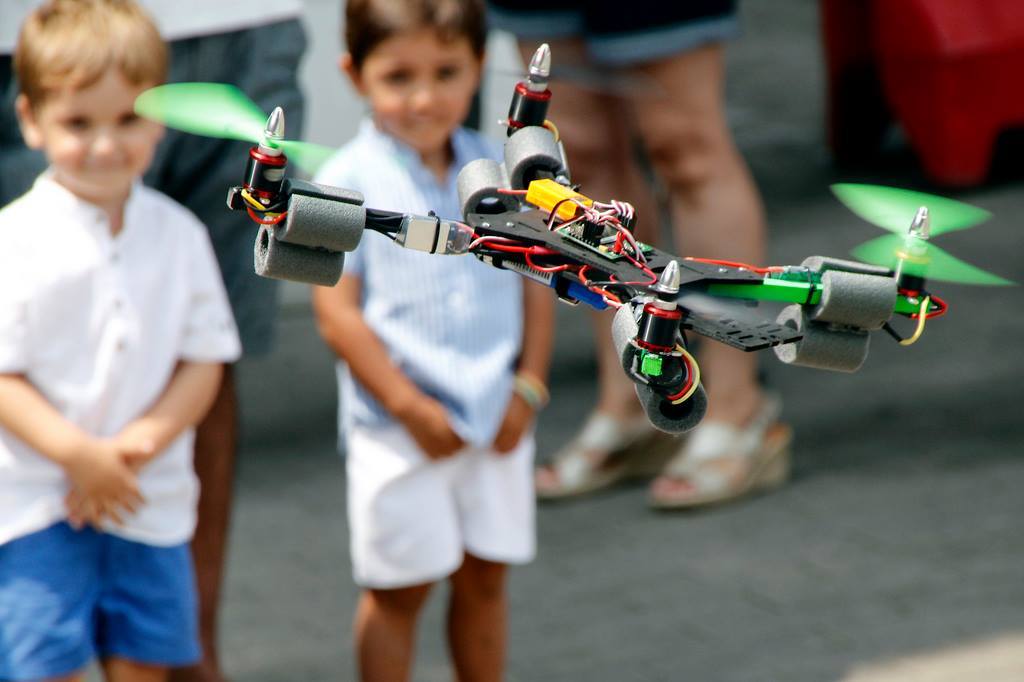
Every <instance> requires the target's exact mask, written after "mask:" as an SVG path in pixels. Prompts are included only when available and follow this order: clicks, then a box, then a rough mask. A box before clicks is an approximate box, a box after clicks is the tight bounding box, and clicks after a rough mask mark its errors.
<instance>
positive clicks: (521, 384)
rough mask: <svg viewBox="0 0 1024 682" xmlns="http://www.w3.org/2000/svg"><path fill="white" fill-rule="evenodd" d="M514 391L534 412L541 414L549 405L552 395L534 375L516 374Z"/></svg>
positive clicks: (513, 385)
mask: <svg viewBox="0 0 1024 682" xmlns="http://www.w3.org/2000/svg"><path fill="white" fill-rule="evenodd" d="M512 390H513V391H514V392H515V394H516V395H518V396H519V397H520V398H522V399H523V401H525V402H526V404H527V405H529V406H530V409H532V410H533V411H534V412H539V411H540V410H541V409H542V408H543V407H544V406H545V405H547V404H548V400H549V399H550V397H551V396H550V394H549V393H548V387H547V386H545V385H544V384H543V382H541V380H540V379H538V378H536V377H535V376H533V375H532V374H527V373H525V372H516V376H515V380H514V381H513V384H512Z"/></svg>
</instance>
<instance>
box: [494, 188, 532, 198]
mask: <svg viewBox="0 0 1024 682" xmlns="http://www.w3.org/2000/svg"><path fill="white" fill-rule="evenodd" d="M498 194H514V195H516V196H526V190H525V189H499V190H498Z"/></svg>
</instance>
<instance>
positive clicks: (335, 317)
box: [313, 275, 463, 458]
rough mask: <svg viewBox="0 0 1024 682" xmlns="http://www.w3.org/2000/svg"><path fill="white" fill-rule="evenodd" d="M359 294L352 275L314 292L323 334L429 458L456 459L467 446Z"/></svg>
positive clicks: (315, 306)
mask: <svg viewBox="0 0 1024 682" xmlns="http://www.w3.org/2000/svg"><path fill="white" fill-rule="evenodd" d="M360 291H361V283H360V280H359V279H358V278H357V277H352V276H349V275H342V277H341V281H340V282H338V284H337V286H335V287H333V288H328V287H313V310H314V312H315V313H316V319H317V327H318V328H319V330H320V335H321V336H322V337H323V339H324V341H325V342H326V343H327V345H328V346H330V348H331V350H333V351H334V352H335V354H337V356H338V357H340V358H341V359H342V360H344V361H345V362H346V363H348V366H349V370H350V371H351V372H352V374H353V376H355V378H356V379H357V380H358V381H359V383H361V384H362V385H363V386H365V387H366V389H367V390H368V391H369V392H370V393H371V394H372V395H373V397H374V398H376V399H377V400H378V401H379V402H380V404H381V405H383V406H384V409H386V410H387V411H388V412H389V413H391V414H392V415H393V416H394V417H395V419H397V420H398V421H399V422H400V423H401V424H402V425H403V426H404V427H405V428H406V429H407V430H408V431H409V434H410V435H411V436H412V437H413V439H414V440H415V441H416V443H417V444H418V445H419V446H420V447H421V448H422V449H423V451H424V452H425V453H426V454H427V455H428V456H429V457H432V458H438V457H445V456H447V455H451V454H454V453H455V452H456V451H458V450H459V449H460V448H461V447H462V446H463V441H462V439H461V438H460V437H459V436H458V434H456V433H455V431H454V430H453V429H452V427H451V424H450V423H449V421H448V413H447V412H446V411H445V409H444V406H443V405H441V403H439V402H438V401H437V400H435V399H433V398H431V397H430V396H428V395H426V394H424V393H423V392H422V391H421V390H420V389H419V387H418V386H416V384H415V383H413V382H412V381H411V380H410V379H409V377H407V376H405V375H404V374H403V373H402V371H401V370H400V369H399V368H398V367H397V366H396V365H395V364H394V363H393V362H392V361H391V359H390V358H389V357H388V352H387V349H386V348H385V347H384V344H383V343H381V341H380V339H378V338H377V335H376V334H374V333H373V330H372V329H370V327H369V325H367V324H366V320H365V319H363V314H362V311H361V310H360V309H359V298H360Z"/></svg>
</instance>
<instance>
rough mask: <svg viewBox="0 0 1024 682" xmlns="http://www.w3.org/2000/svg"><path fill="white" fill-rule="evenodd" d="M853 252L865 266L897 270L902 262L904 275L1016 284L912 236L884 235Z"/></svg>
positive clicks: (946, 279) (973, 282) (1000, 284)
mask: <svg viewBox="0 0 1024 682" xmlns="http://www.w3.org/2000/svg"><path fill="white" fill-rule="evenodd" d="M850 253H852V254H853V255H854V256H855V257H856V258H858V259H860V260H862V261H864V262H865V263H874V264H875V265H882V266H885V267H887V268H889V269H890V270H895V269H896V267H897V264H898V263H899V261H900V260H902V261H903V266H902V272H904V273H906V274H908V275H914V276H916V277H922V278H925V279H931V280H938V281H942V282H958V283H960V284H984V285H989V286H1005V285H1009V284H1013V282H1011V281H1010V280H1007V279H1003V278H1002V277H999V276H998V275H993V274H991V273H988V272H985V271H984V270H982V269H981V268H977V267H975V266H973V265H971V264H970V263H967V262H964V261H962V260H960V259H959V258H956V257H955V256H951V255H949V254H948V253H946V252H945V251H943V250H942V249H940V248H939V247H937V246H935V245H934V244H929V243H928V242H927V241H925V240H924V239H921V238H920V237H915V236H913V235H909V234H908V235H898V234H886V235H882V236H881V237H878V238H876V239H872V240H871V241H869V242H865V243H863V244H861V245H860V246H858V247H856V248H854V249H853V250H852V251H851V252H850Z"/></svg>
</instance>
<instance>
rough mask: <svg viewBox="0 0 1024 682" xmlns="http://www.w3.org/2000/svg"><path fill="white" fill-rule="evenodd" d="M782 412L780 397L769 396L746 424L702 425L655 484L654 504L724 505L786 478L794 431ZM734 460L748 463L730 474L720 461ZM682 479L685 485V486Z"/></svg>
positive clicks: (669, 506)
mask: <svg viewBox="0 0 1024 682" xmlns="http://www.w3.org/2000/svg"><path fill="white" fill-rule="evenodd" d="M780 412H781V404H780V402H779V400H778V399H777V398H775V397H774V396H769V395H766V396H765V398H764V401H763V403H762V406H761V409H760V410H759V411H758V412H757V414H755V415H754V417H753V419H751V421H750V423H748V424H747V425H745V426H742V427H738V426H733V425H732V424H725V423H720V422H707V421H705V422H702V423H701V424H699V425H698V426H697V428H695V429H694V430H693V431H691V432H690V433H689V435H688V437H687V440H686V444H685V445H684V446H683V448H682V450H680V451H679V453H678V454H676V456H675V457H673V458H672V459H671V460H670V461H669V463H668V465H667V466H666V467H665V470H664V471H663V472H662V475H661V476H659V477H658V478H657V479H655V481H654V482H653V483H652V484H651V488H650V495H649V501H650V505H651V506H652V507H654V508H656V509H685V508H691V507H699V506H703V505H710V504H718V503H722V502H726V501H729V500H734V499H737V498H739V497H742V496H744V495H748V494H750V493H753V492H755V491H764V490H769V489H772V488H776V487H778V486H780V485H782V484H783V483H785V482H786V480H787V479H788V478H789V470H790V460H791V454H790V443H791V441H792V439H793V434H792V430H791V429H790V428H789V426H788V425H786V424H783V423H781V422H779V421H778V417H779V413H780ZM729 460H735V461H737V462H742V463H743V465H742V466H739V467H737V469H738V470H737V471H736V472H733V473H732V474H730V473H729V472H727V471H724V470H723V468H722V467H721V466H720V465H721V464H722V463H723V462H725V461H729ZM716 465H719V466H716ZM680 484H684V485H683V486H682V487H681V488H680Z"/></svg>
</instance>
